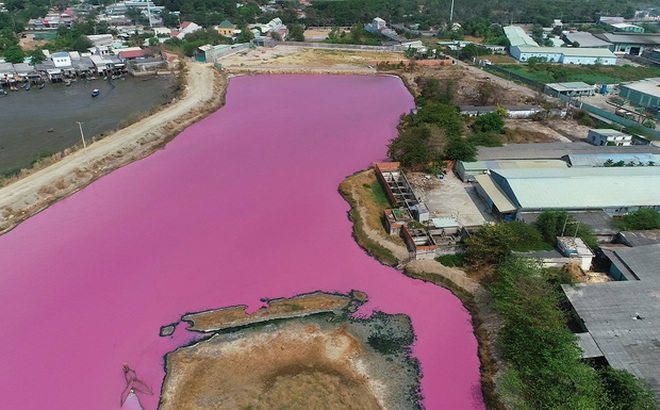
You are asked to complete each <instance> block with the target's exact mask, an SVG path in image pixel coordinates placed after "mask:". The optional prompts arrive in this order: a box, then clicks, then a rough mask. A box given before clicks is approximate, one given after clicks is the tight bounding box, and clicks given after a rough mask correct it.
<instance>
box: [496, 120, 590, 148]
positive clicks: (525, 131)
mask: <svg viewBox="0 0 660 410" xmlns="http://www.w3.org/2000/svg"><path fill="white" fill-rule="evenodd" d="M504 123H505V125H506V128H507V129H508V130H509V132H507V134H506V142H507V143H509V144H528V143H541V142H571V140H570V139H568V138H566V137H565V136H564V135H562V133H560V132H558V131H555V130H554V129H552V128H550V127H549V126H548V125H546V123H542V122H539V121H532V120H524V119H507V120H505V121H504ZM573 124H575V123H573ZM575 125H577V124H575ZM585 135H586V134H585Z"/></svg>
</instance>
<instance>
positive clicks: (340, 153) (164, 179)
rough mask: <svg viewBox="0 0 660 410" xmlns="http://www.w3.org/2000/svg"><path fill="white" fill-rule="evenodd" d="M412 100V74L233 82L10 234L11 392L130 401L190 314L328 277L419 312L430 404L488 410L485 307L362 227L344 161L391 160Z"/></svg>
mask: <svg viewBox="0 0 660 410" xmlns="http://www.w3.org/2000/svg"><path fill="white" fill-rule="evenodd" d="M412 107H413V99H412V97H411V95H410V94H409V93H408V91H407V90H406V88H405V87H404V86H403V84H402V83H401V81H400V80H399V79H398V78H394V77H381V76H371V77H367V76H302V75H290V76H287V75H277V76H255V77H239V78H234V79H232V80H231V82H230V85H229V89H228V93H227V104H226V106H225V107H223V108H222V109H220V110H219V111H217V112H216V113H214V114H213V115H211V116H210V117H208V118H207V119H205V120H203V121H201V122H199V123H197V124H195V125H193V126H191V127H190V128H188V129H187V130H185V131H184V132H183V133H182V134H181V135H179V136H178V137H177V138H176V139H175V140H174V141H173V142H171V143H170V144H168V145H167V147H166V148H165V149H164V150H162V151H159V152H157V153H155V154H153V155H152V156H150V157H149V158H147V159H144V160H142V161H139V162H136V163H134V164H131V165H129V166H126V167H124V168H122V169H120V170H117V171H115V172H113V173H111V174H110V175H108V176H106V177H104V178H102V179H100V180H99V181H97V182H95V183H93V184H92V185H90V186H89V187H87V188H85V189H84V190H82V191H80V192H78V193H77V194H75V195H73V196H72V197H70V198H68V199H66V200H64V201H61V202H59V203H57V204H55V205H53V206H51V207H50V208H49V209H47V210H46V211H44V212H42V213H40V214H38V215H36V216H34V217H32V218H31V219H29V220H28V221H26V222H24V223H23V224H21V225H20V226H19V227H18V228H16V229H14V230H13V231H11V232H9V233H8V234H6V235H3V236H1V237H0V261H1V262H0V313H1V316H0V328H1V329H2V332H1V333H0V347H1V349H0V363H1V364H2V365H1V369H2V370H1V371H0V408H2V409H67V410H71V409H118V408H119V407H120V406H119V402H120V394H121V391H122V389H123V388H124V386H125V382H124V378H123V373H122V364H123V363H124V362H127V363H129V364H130V365H131V367H133V368H134V369H135V370H136V371H137V374H138V376H139V377H140V378H141V379H142V380H144V381H145V382H147V384H149V386H150V387H151V389H152V390H153V391H154V392H155V393H156V394H155V395H153V396H147V395H139V399H140V401H141V402H142V404H143V405H144V407H145V409H155V408H156V407H157V405H158V392H159V391H160V386H161V383H162V380H163V377H164V371H163V356H164V355H165V354H166V353H167V352H168V351H171V350H173V349H175V348H176V347H177V346H180V345H182V344H185V343H187V342H189V341H190V340H191V339H192V337H193V335H192V333H191V332H187V331H186V330H185V329H184V328H183V326H179V328H177V331H176V332H175V334H174V336H173V337H167V338H163V337H159V335H158V333H159V329H160V327H161V326H163V325H167V324H170V323H173V322H176V321H177V320H178V319H179V318H180V316H181V315H182V314H185V313H186V312H196V311H201V310H206V309H213V308H219V307H224V306H229V305H236V304H247V305H250V307H251V309H256V308H258V307H259V306H261V302H260V299H261V298H277V297H290V296H294V295H297V294H300V293H307V292H311V291H315V290H323V291H329V292H348V291H350V290H351V289H358V290H362V291H365V292H366V293H367V294H368V295H369V302H368V304H367V305H366V306H365V308H366V309H367V311H370V310H381V311H383V312H385V313H390V314H394V313H405V314H407V315H409V316H410V317H411V319H412V324H413V327H414V330H415V333H416V335H417V338H418V339H417V342H416V343H415V345H414V348H413V352H414V355H415V356H416V357H417V358H418V359H419V360H420V361H421V365H422V372H423V378H422V390H423V394H424V396H425V400H424V405H425V406H426V408H427V409H432V410H435V409H483V408H484V407H485V406H484V404H483V399H482V396H481V390H480V382H479V360H478V358H477V343H476V340H475V338H474V335H473V333H472V328H471V325H470V316H469V314H468V312H467V311H466V310H465V309H464V308H463V306H462V305H461V303H460V301H459V300H458V299H457V298H455V297H454V296H453V295H452V294H451V293H449V292H448V291H447V290H445V289H442V288H440V287H437V286H434V285H430V284H427V283H423V282H420V281H416V280H412V279H409V278H407V277H405V276H403V274H402V273H400V272H398V271H396V270H394V269H392V268H389V267H385V266H382V265H380V264H379V263H378V262H376V261H375V260H374V259H372V258H370V257H369V256H368V255H366V254H365V253H364V252H363V251H362V249H360V248H359V247H358V246H357V245H356V244H355V242H354V241H353V238H352V237H351V223H350V221H349V220H348V219H347V214H346V213H347V211H348V209H349V207H348V204H347V203H346V202H345V201H344V200H343V199H342V198H341V196H340V195H339V194H338V193H337V187H338V185H339V183H340V182H341V181H342V180H343V179H344V178H345V177H346V176H347V175H350V174H352V173H354V172H356V171H358V170H361V169H364V168H366V167H368V166H369V165H370V164H371V163H372V162H374V161H381V160H384V159H385V157H386V155H385V153H386V149H387V147H386V144H387V142H388V140H389V139H391V138H392V137H394V136H395V135H396V124H397V123H398V119H399V115H400V114H401V113H403V112H407V111H409V110H410V109H411V108H412Z"/></svg>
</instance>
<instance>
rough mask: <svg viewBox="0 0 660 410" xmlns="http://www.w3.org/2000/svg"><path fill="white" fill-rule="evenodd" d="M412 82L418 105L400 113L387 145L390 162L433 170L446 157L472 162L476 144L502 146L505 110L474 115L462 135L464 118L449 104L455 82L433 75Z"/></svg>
mask: <svg viewBox="0 0 660 410" xmlns="http://www.w3.org/2000/svg"><path fill="white" fill-rule="evenodd" d="M416 82H417V85H418V87H419V90H420V91H419V96H418V97H417V98H416V103H417V105H418V106H419V107H420V108H419V109H418V110H417V112H416V113H415V114H409V115H404V116H402V118H401V122H400V123H399V135H398V137H396V138H395V139H393V140H392V141H390V144H389V146H388V155H389V157H390V158H391V159H392V160H393V161H398V162H400V163H401V164H402V165H403V166H404V167H407V168H412V169H418V170H419V169H426V168H429V169H435V168H437V166H438V164H441V163H442V162H444V161H446V160H461V161H474V160H475V157H476V154H477V148H476V147H477V146H479V145H481V146H500V145H502V143H503V138H502V134H503V133H504V131H505V129H504V118H505V117H506V116H507V112H506V110H504V109H502V108H498V109H497V110H496V111H495V112H492V113H488V114H485V115H481V116H479V117H477V119H476V120H474V122H473V123H472V124H471V127H470V131H469V132H467V134H469V135H468V136H467V137H464V135H465V134H466V131H467V130H468V128H467V127H466V120H465V119H464V118H463V117H462V116H461V115H460V112H459V109H458V107H456V106H455V105H452V101H453V98H454V90H455V88H456V83H455V82H454V81H453V80H443V81H441V80H438V79H435V78H418V79H417V80H416ZM489 86H490V85H489ZM491 91H492V90H491ZM490 94H492V93H489V95H490ZM487 102H488V101H487V100H486V101H482V104H485V103H487Z"/></svg>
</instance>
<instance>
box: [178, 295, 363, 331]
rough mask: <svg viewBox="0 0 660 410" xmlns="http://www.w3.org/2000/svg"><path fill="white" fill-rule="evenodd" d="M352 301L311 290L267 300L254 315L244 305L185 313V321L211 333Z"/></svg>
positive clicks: (337, 308) (328, 309)
mask: <svg viewBox="0 0 660 410" xmlns="http://www.w3.org/2000/svg"><path fill="white" fill-rule="evenodd" d="M350 301H351V299H350V298H349V297H347V296H340V295H330V294H327V293H310V294H307V295H301V296H294V297H292V298H284V299H275V300H272V301H270V302H268V306H265V307H262V308H260V309H259V310H257V311H256V312H254V313H252V314H249V313H247V312H246V311H245V309H246V308H247V306H244V305H241V306H232V307H228V308H222V309H215V310H209V311H205V312H199V313H191V314H188V315H185V316H183V317H182V320H183V321H186V322H191V323H192V324H193V325H192V326H190V327H189V328H188V330H192V331H200V332H208V331H215V330H220V329H226V328H232V327H237V326H244V325H247V324H251V323H257V322H264V321H268V320H273V319H277V318H282V317H294V316H304V315H309V314H314V313H321V312H332V311H340V310H342V309H344V308H346V307H347V306H348V304H349V303H350Z"/></svg>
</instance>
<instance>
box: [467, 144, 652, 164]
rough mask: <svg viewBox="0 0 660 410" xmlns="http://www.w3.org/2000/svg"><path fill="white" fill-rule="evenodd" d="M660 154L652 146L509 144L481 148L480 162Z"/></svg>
mask: <svg viewBox="0 0 660 410" xmlns="http://www.w3.org/2000/svg"><path fill="white" fill-rule="evenodd" d="M614 153H621V154H642V153H648V154H660V148H657V147H654V146H651V145H631V146H627V147H608V146H600V147H598V146H595V145H591V144H588V143H586V142H558V143H557V142H550V143H543V144H508V145H504V146H502V147H479V152H478V154H477V159H478V160H479V161H489V160H503V159H560V158H561V157H563V156H565V155H568V154H614Z"/></svg>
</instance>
